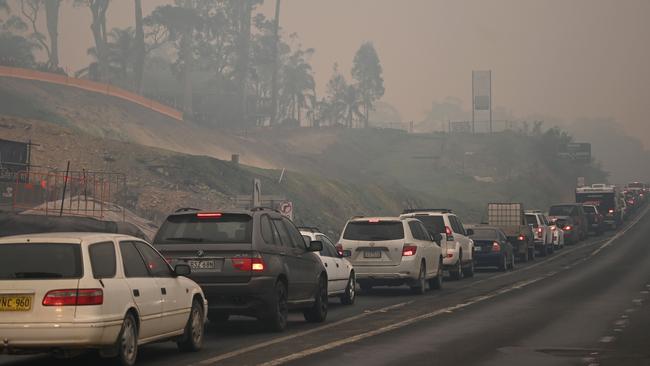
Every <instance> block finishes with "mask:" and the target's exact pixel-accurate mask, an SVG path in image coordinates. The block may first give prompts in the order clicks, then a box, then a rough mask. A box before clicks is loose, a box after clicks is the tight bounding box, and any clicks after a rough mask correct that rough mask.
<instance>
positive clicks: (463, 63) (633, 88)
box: [60, 0, 650, 146]
mask: <svg viewBox="0 0 650 366" xmlns="http://www.w3.org/2000/svg"><path fill="white" fill-rule="evenodd" d="M168 2H169V1H164V0H144V1H143V8H144V13H145V14H147V13H149V12H150V11H151V10H152V9H153V8H154V7H155V6H156V5H159V4H161V3H168ZM274 3H275V1H272V0H266V1H265V4H264V5H263V7H262V8H261V11H263V12H264V13H266V14H267V15H268V16H270V17H271V16H273V8H274ZM132 7H133V5H132V2H131V1H125V0H114V1H113V2H112V4H111V8H110V9H109V12H108V23H109V27H113V26H119V27H124V26H131V25H132V24H133V9H132ZM649 17H650V1H648V0H282V14H281V17H280V18H281V25H282V27H283V29H284V32H285V34H290V33H294V32H295V33H297V34H298V35H299V37H300V42H301V43H302V45H303V46H304V47H313V48H315V49H316V53H315V54H314V56H313V57H312V59H311V62H312V65H313V68H314V72H315V78H316V81H317V83H318V92H319V93H320V95H321V96H322V95H323V94H324V92H325V86H326V83H327V80H328V79H329V77H330V75H331V70H332V65H333V64H334V63H335V62H337V63H338V64H339V69H340V70H342V71H344V72H346V73H348V71H349V69H350V67H351V64H352V59H353V57H354V53H355V51H356V50H357V49H358V47H359V46H360V45H361V43H362V42H364V41H372V42H373V43H374V45H375V47H376V49H377V51H378V53H379V56H380V59H381V62H382V65H383V68H384V79H385V86H386V94H385V95H384V98H383V100H384V101H385V102H388V103H390V104H392V105H393V106H395V107H396V108H397V109H398V110H399V111H400V113H401V115H402V117H403V119H404V120H415V121H419V120H422V119H423V118H424V117H425V115H426V113H427V111H428V110H429V109H430V108H431V103H432V101H434V100H438V101H440V100H443V99H444V98H445V97H447V96H455V97H458V98H460V99H461V100H463V102H464V104H465V108H466V109H469V103H470V100H471V99H470V98H471V71H472V70H488V69H490V70H492V72H493V101H494V104H495V106H501V107H505V108H506V109H508V110H511V111H512V112H513V113H514V114H515V115H516V116H519V117H521V118H525V117H526V116H528V115H533V114H535V115H551V116H555V117H558V118H561V119H564V120H568V121H570V120H573V119H578V118H584V117H586V118H596V117H600V118H613V119H615V120H617V121H618V122H620V123H621V124H622V125H623V126H625V129H626V131H627V132H628V133H630V134H632V135H634V136H636V137H638V138H639V139H641V140H643V142H644V143H645V145H646V146H650V129H649V128H648V127H647V123H646V116H647V115H648V113H647V111H646V110H647V108H648V106H649V103H648V101H649V100H650V62H649V61H650V42H649V36H650V21H648V19H649ZM89 24H90V14H89V11H88V9H85V8H77V9H73V8H72V7H71V6H70V5H69V4H66V5H64V6H63V7H62V18H61V27H62V29H61V39H60V41H61V49H62V55H61V61H62V64H63V65H64V66H67V67H69V68H70V69H71V70H73V71H74V70H77V69H79V68H82V67H83V66H85V64H87V62H88V56H87V55H86V49H87V48H88V47H91V46H92V36H91V34H90V30H89V28H88V27H89ZM347 76H348V78H349V74H348V75H347Z"/></svg>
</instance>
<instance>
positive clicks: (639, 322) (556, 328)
mask: <svg viewBox="0 0 650 366" xmlns="http://www.w3.org/2000/svg"><path fill="white" fill-rule="evenodd" d="M647 212H648V209H646V210H645V211H644V212H643V213H642V214H640V215H638V216H637V217H636V218H634V219H632V220H630V222H628V223H627V225H626V226H625V227H624V228H623V229H622V230H621V231H619V232H617V233H612V232H610V233H608V234H607V235H604V236H602V237H596V238H590V239H589V240H587V241H585V242H582V243H580V244H578V245H574V246H567V247H565V248H564V249H563V250H561V251H558V252H556V253H555V254H553V255H551V256H549V257H547V258H545V259H541V260H540V259H539V258H538V260H537V261H535V262H533V263H528V264H518V266H517V268H516V270H515V271H512V272H507V273H500V272H494V271H490V270H486V271H479V273H477V274H476V276H475V277H474V278H471V279H464V280H461V281H446V282H445V283H444V285H443V287H444V288H443V290H442V291H429V292H428V293H427V294H426V295H424V296H416V295H412V294H410V292H409V290H408V288H406V287H404V288H379V289H376V290H373V291H372V292H370V293H365V294H361V295H360V296H359V297H358V298H357V303H356V304H355V305H353V306H343V305H340V304H339V303H338V300H332V305H331V307H330V313H329V316H328V320H327V322H326V323H324V324H319V325H314V324H306V323H305V322H304V321H303V320H302V315H301V314H293V315H292V316H291V319H290V320H291V322H290V324H289V331H288V332H286V333H283V334H274V333H267V332H264V331H263V329H262V328H261V327H260V325H259V324H258V323H257V322H255V321H251V320H248V319H245V318H237V319H235V320H233V321H230V322H228V323H226V324H223V325H219V324H211V325H210V326H209V328H208V331H207V335H206V341H205V345H204V349H203V350H202V351H201V352H198V353H192V354H181V353H179V352H177V350H176V347H175V345H173V344H172V343H161V344H155V345H150V346H147V347H143V348H141V350H140V355H139V362H138V365H161V366H166V365H170V366H171V365H196V366H209V365H267V366H270V365H284V364H286V365H373V366H375V365H399V364H402V365H407V364H408V365H433V364H435V365H500V366H502V365H526V366H534V365H545V366H549V365H585V366H596V365H617V366H618V365H623V366H626V365H630V366H631V365H650V336H648V335H647V329H648V328H649V326H650V296H649V291H650V243H649V242H648V238H650V214H647ZM0 364H1V365H16V366H17V365H21V366H22V365H48V366H51V365H89V364H94V365H108V364H110V362H108V361H103V360H100V359H99V358H98V357H96V356H95V355H92V354H90V355H83V356H80V357H77V358H75V359H73V360H54V359H52V358H50V357H47V356H20V357H18V356H0Z"/></svg>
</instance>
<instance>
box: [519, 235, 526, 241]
mask: <svg viewBox="0 0 650 366" xmlns="http://www.w3.org/2000/svg"><path fill="white" fill-rule="evenodd" d="M517 240H519V241H524V240H526V237H525V236H523V235H519V237H518V238H517Z"/></svg>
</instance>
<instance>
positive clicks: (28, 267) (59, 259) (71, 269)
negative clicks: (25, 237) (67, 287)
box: [0, 243, 83, 280]
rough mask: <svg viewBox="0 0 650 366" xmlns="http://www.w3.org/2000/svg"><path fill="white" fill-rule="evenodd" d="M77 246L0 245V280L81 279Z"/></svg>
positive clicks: (79, 253) (79, 255)
mask: <svg viewBox="0 0 650 366" xmlns="http://www.w3.org/2000/svg"><path fill="white" fill-rule="evenodd" d="M82 274H83V266H82V263H81V246H80V245H79V244H50V243H47V244H45V243H44V244H41V243H38V244H36V243H35V244H27V243H21V244H0V280H21V279H31V280H50V279H66V278H80V277H81V276H82Z"/></svg>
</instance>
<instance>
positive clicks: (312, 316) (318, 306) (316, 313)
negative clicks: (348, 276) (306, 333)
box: [303, 275, 327, 323]
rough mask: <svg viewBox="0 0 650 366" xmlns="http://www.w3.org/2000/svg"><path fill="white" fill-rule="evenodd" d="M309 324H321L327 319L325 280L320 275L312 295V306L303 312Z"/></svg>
mask: <svg viewBox="0 0 650 366" xmlns="http://www.w3.org/2000/svg"><path fill="white" fill-rule="evenodd" d="M303 315H304V316H305V320H306V321H308V322H310V323H322V322H324V321H325V319H327V278H325V277H324V276H322V275H321V277H320V280H319V281H318V288H317V289H316V294H315V295H314V304H313V305H312V306H311V307H310V308H309V309H306V310H305V311H304V312H303Z"/></svg>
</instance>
